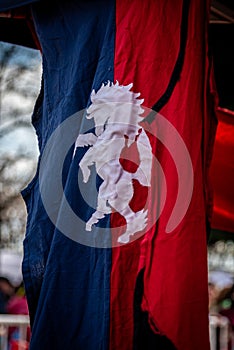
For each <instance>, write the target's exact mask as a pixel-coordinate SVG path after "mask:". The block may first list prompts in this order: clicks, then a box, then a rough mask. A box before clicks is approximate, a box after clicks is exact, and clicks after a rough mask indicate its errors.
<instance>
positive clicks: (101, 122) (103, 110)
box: [87, 81, 144, 135]
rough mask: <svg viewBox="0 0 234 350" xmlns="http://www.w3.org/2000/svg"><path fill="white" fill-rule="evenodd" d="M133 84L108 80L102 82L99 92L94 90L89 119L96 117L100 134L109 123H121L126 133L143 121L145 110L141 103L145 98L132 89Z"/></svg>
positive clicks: (96, 124) (88, 111)
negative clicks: (124, 84)
mask: <svg viewBox="0 0 234 350" xmlns="http://www.w3.org/2000/svg"><path fill="white" fill-rule="evenodd" d="M132 86H133V84H129V85H127V86H123V85H119V83H118V81H117V82H116V83H115V84H114V83H111V82H108V83H107V84H106V85H105V84H102V86H101V88H100V89H99V90H98V91H97V92H95V91H94V90H93V91H92V93H91V102H92V103H91V105H90V106H89V108H88V109H87V119H91V118H93V119H94V123H95V127H96V128H97V129H98V134H99V135H100V134H101V133H102V132H103V130H104V128H105V126H106V125H108V124H112V125H113V124H115V123H116V124H121V125H122V128H123V132H124V133H125V134H126V133H127V130H129V131H130V130H131V131H132V129H136V127H138V123H139V122H141V121H142V118H141V117H140V115H141V114H142V113H143V112H144V110H143V109H142V108H141V104H142V103H143V101H144V100H143V99H138V97H139V96H140V93H134V92H132V91H130V90H131V88H132ZM125 129H126V130H125ZM131 133H132V132H131Z"/></svg>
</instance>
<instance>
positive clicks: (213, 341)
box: [209, 315, 234, 350]
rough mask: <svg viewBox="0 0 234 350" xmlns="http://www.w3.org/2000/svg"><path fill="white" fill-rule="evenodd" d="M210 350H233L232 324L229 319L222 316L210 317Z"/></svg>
mask: <svg viewBox="0 0 234 350" xmlns="http://www.w3.org/2000/svg"><path fill="white" fill-rule="evenodd" d="M209 319H210V322H209V323H210V349H211V350H230V349H232V345H231V342H232V333H231V326H230V322H229V320H228V318H227V317H224V316H221V315H210V316H209ZM233 345H234V344H233Z"/></svg>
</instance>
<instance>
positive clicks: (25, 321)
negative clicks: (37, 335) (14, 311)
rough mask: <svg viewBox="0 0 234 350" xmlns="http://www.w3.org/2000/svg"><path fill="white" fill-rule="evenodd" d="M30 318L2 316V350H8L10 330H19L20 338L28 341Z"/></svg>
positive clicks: (0, 333)
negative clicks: (11, 328)
mask: <svg viewBox="0 0 234 350" xmlns="http://www.w3.org/2000/svg"><path fill="white" fill-rule="evenodd" d="M28 326H29V317H28V316H25V315H0V350H8V335H9V328H10V327H15V328H17V329H18V332H19V334H18V338H19V340H21V341H26V338H27V328H28Z"/></svg>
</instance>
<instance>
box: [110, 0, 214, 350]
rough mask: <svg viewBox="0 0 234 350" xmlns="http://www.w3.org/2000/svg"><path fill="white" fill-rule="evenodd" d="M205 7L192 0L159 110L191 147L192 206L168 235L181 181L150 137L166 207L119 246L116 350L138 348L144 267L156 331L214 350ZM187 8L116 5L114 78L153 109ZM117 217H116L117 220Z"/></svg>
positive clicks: (146, 303) (183, 345)
mask: <svg viewBox="0 0 234 350" xmlns="http://www.w3.org/2000/svg"><path fill="white" fill-rule="evenodd" d="M207 5H208V4H207ZM207 8H208V7H207V6H206V4H204V1H203V0H192V1H191V8H190V15H189V29H188V31H189V32H188V42H187V48H186V55H185V62H184V66H183V70H182V74H181V78H180V81H179V83H178V84H177V85H176V88H175V90H174V92H173V94H172V96H171V98H170V101H169V102H168V104H167V105H166V106H165V107H164V108H163V110H162V111H161V114H162V115H163V116H164V117H165V118H167V120H169V121H170V122H171V123H172V124H173V125H174V126H175V128H176V129H177V130H178V132H179V133H180V135H181V136H182V138H183V140H184V142H185V144H186V146H187V148H188V150H189V153H190V157H191V160H192V164H193V169H194V191H193V196H192V201H191V203H190V206H189V209H188V211H187V214H186V215H185V217H184V219H183V220H182V222H181V223H180V224H179V226H178V227H177V228H176V229H175V230H174V231H173V232H172V233H170V234H166V233H165V227H166V225H167V222H168V218H169V216H170V214H171V211H172V208H173V206H174V205H175V201H176V197H177V191H178V176H177V173H176V168H175V165H174V164H173V160H172V159H171V157H170V154H169V152H168V151H167V150H166V148H165V147H163V146H162V145H160V143H159V142H154V140H153V138H152V139H151V144H152V147H153V151H154V154H155V155H156V157H157V159H158V160H159V162H160V164H161V166H162V168H163V171H164V174H165V177H166V181H167V199H166V205H165V207H164V210H163V212H162V214H161V216H160V219H159V220H158V221H157V222H156V224H155V227H153V229H151V230H150V231H149V232H148V233H147V234H146V235H145V236H144V238H143V239H139V240H138V241H135V242H132V243H131V244H129V245H126V246H124V247H122V248H114V249H113V268H112V278H111V320H112V324H111V339H110V348H111V349H123V350H125V349H126V350H127V349H131V348H132V334H133V319H132V309H133V291H134V287H135V281H136V272H137V269H138V270H139V268H141V267H144V268H145V275H144V299H143V303H142V308H143V310H145V311H147V312H148V314H149V322H150V324H151V326H152V329H154V330H156V328H158V329H159V331H160V332H161V333H162V334H165V335H166V336H167V337H168V338H169V339H170V340H171V341H172V342H173V343H174V344H175V346H176V348H177V349H178V350H197V349H200V350H208V349H209V339H208V293H207V251H206V231H205V226H206V225H205V222H206V201H205V192H206V183H207V180H206V167H207V164H208V158H209V157H208V155H209V154H210V149H211V144H210V145H209V144H208V139H209V134H210V131H211V130H213V127H212V125H213V122H214V123H215V120H213V121H212V120H208V118H210V115H209V114H208V113H207V109H209V108H210V103H208V101H207V91H208V90H209V77H208V75H209V71H208V59H207V55H206V54H207V45H206V33H207V24H208V19H207ZM181 11H182V1H181V0H179V1H176V2H173V1H170V0H165V1H153V0H152V1H144V2H143V1H140V0H135V1H121V0H117V2H116V16H117V17H116V48H115V75H114V76H115V79H116V80H118V81H119V83H120V84H124V85H126V84H129V83H131V82H133V84H134V85H133V91H134V92H141V97H142V98H144V99H145V102H144V104H145V106H147V107H151V106H152V105H153V104H154V103H155V102H156V101H157V100H158V99H159V97H160V96H161V95H162V94H163V92H164V91H165V89H166V87H167V84H168V82H169V79H170V76H171V73H172V70H173V67H174V64H175V61H176V58H177V54H178V50H179V43H180V21H181ZM211 104H212V102H211ZM204 126H205V127H206V130H205V132H204ZM152 127H153V128H154V123H153V124H152ZM169 138H170V135H169ZM185 166H186V165H185ZM188 181H190V179H188ZM151 196H152V199H151V202H152V207H153V208H154V209H155V208H156V207H157V206H158V204H159V203H158V202H157V200H160V198H157V196H156V195H155V193H151ZM156 202H157V203H156ZM117 219H119V218H115V217H112V222H114V221H117Z"/></svg>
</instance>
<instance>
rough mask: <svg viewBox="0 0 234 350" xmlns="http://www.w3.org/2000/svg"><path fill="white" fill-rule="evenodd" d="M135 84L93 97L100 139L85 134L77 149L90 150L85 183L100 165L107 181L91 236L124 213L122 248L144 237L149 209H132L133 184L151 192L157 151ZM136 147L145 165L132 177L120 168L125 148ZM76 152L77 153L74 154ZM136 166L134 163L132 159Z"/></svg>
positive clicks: (84, 170)
mask: <svg viewBox="0 0 234 350" xmlns="http://www.w3.org/2000/svg"><path fill="white" fill-rule="evenodd" d="M132 86H133V84H130V85H128V86H121V85H119V83H118V82H116V84H114V83H110V82H108V84H106V85H104V84H103V85H102V87H101V88H100V89H99V90H98V91H97V93H95V91H93V92H92V94H91V102H92V104H91V105H90V107H89V108H88V109H87V115H86V118H87V119H92V118H93V120H94V124H95V134H93V133H87V134H80V135H79V136H78V137H77V140H76V144H75V150H76V148H77V147H84V146H90V148H89V149H88V151H87V152H86V153H85V155H84V156H83V158H82V159H81V161H80V164H79V166H80V169H81V171H82V175H83V181H84V183H87V182H88V180H89V177H90V169H89V167H90V166H91V165H93V164H95V167H96V172H97V174H98V175H99V176H100V177H101V179H102V180H103V182H102V184H101V186H100V187H99V191H98V198H97V208H96V211H95V212H94V213H93V215H92V216H91V217H90V219H89V220H88V221H87V222H86V231H91V230H92V226H93V225H94V224H96V223H98V222H99V220H100V219H102V218H104V216H105V215H107V214H110V213H111V212H112V211H113V210H114V211H117V212H119V213H120V214H121V215H122V216H123V217H124V218H125V220H126V231H125V232H124V233H123V234H122V235H121V236H119V238H118V242H120V243H128V242H129V240H130V236H132V235H134V234H135V233H137V232H140V231H142V230H143V229H144V228H145V227H146V225H147V212H148V211H147V209H146V210H144V209H143V210H140V211H138V212H134V211H133V210H132V209H131V208H130V206H129V203H130V201H131V199H132V197H133V194H134V193H133V182H132V180H133V179H136V180H138V181H139V182H140V184H141V185H143V186H148V187H150V182H151V167H152V149H151V145H150V142H149V139H148V137H147V135H146V133H145V131H144V129H142V127H141V126H140V124H139V123H140V122H141V121H142V117H140V115H141V114H142V113H143V111H144V110H143V109H142V108H141V104H142V103H143V100H140V99H138V97H139V96H140V93H137V94H136V93H134V92H132V91H130V89H131V88H132ZM134 142H135V143H136V147H137V151H138V155H139V165H138V166H137V170H136V171H135V172H134V173H132V172H129V171H127V170H125V169H124V168H123V166H122V165H121V162H120V158H121V152H122V150H123V149H124V148H126V147H127V148H128V147H130V146H131V145H132V144H133V143H134ZM74 152H75V151H74ZM131 161H132V162H134V159H131Z"/></svg>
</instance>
